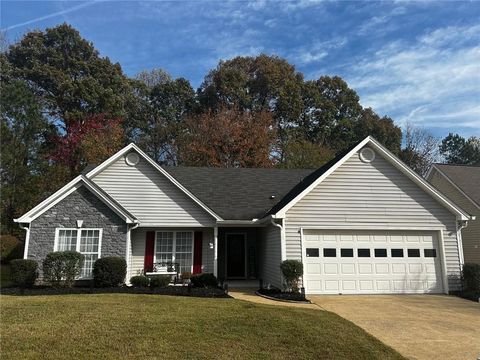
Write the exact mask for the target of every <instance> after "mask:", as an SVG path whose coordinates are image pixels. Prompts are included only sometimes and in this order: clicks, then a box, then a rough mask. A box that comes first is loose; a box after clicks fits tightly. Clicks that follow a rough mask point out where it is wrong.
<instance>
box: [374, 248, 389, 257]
mask: <svg viewBox="0 0 480 360" xmlns="http://www.w3.org/2000/svg"><path fill="white" fill-rule="evenodd" d="M375 257H387V249H375Z"/></svg>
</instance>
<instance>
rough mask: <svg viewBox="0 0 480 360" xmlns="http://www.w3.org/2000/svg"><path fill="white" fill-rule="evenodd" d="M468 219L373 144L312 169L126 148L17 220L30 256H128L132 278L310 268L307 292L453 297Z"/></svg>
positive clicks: (274, 273)
mask: <svg viewBox="0 0 480 360" xmlns="http://www.w3.org/2000/svg"><path fill="white" fill-rule="evenodd" d="M469 219H470V215H469V214H468V213H466V212H465V211H464V210H462V209H461V208H459V207H458V206H457V205H456V204H454V203H453V202H452V201H450V200H449V199H448V198H447V197H445V196H444V195H443V194H442V193H440V192H439V191H438V190H437V189H435V188H434V187H433V186H432V185H430V184H429V183H428V182H427V181H425V180H424V179H422V178H421V177H419V176H418V175H417V174H416V173H415V172H413V171H412V170H411V169H409V168H408V167H407V166H406V165H405V164H403V163H402V162H401V161H399V160H398V159H397V158H396V157H395V156H394V155H392V154H391V153H390V152H389V151H388V150H387V149H386V148H385V147H384V146H382V145H381V144H380V143H379V142H377V141H376V140H375V139H373V138H371V137H367V138H365V139H364V140H363V141H361V142H359V143H358V144H357V145H356V146H354V147H352V148H351V149H348V150H347V151H345V152H344V153H343V154H341V155H340V156H338V157H337V158H335V159H333V160H332V161H330V162H329V163H327V164H326V165H324V166H322V167H321V168H319V169H317V170H287V169H241V168H237V169H223V168H222V169H221V168H193V167H161V166H159V165H158V164H157V163H156V162H155V161H153V160H152V159H151V158H149V157H148V156H147V155H146V154H145V153H144V152H143V151H142V150H140V149H139V148H138V147H137V146H136V145H134V144H130V145H128V146H126V147H125V148H124V149H122V150H120V151H119V152H118V153H116V154H115V155H113V156H112V157H110V158H109V159H108V160H106V161H105V162H104V163H102V164H100V165H99V166H97V167H96V168H94V169H92V170H90V171H88V173H86V174H85V175H80V176H78V177H77V178H75V179H74V180H72V181H71V182H70V183H68V184H67V185H65V186H64V187H63V188H62V189H60V190H58V191H57V192H56V193H54V194H53V195H52V196H50V197H49V198H48V199H46V200H45V201H43V202H42V203H40V204H39V205H38V206H36V207H35V208H33V209H32V210H30V211H29V212H27V213H26V214H25V215H23V216H21V217H20V218H18V219H16V220H15V221H16V222H17V223H19V224H20V226H22V228H24V229H25V230H26V246H25V254H24V256H25V258H29V259H36V260H38V261H39V262H41V261H42V260H43V259H44V257H45V256H46V254H47V253H49V252H51V251H54V250H67V249H72V250H75V249H76V250H77V251H80V252H81V253H83V254H84V255H85V257H86V262H85V265H84V268H83V271H82V277H83V278H89V277H90V276H91V270H92V266H93V263H94V261H95V260H96V259H98V258H99V257H101V256H122V257H125V259H126V261H127V264H128V274H127V278H129V277H130V276H133V275H136V274H141V273H143V272H149V271H152V269H153V268H154V266H155V264H158V263H164V262H167V261H174V262H176V263H178V264H179V266H180V271H191V272H193V273H199V272H209V273H214V274H215V275H216V276H217V277H218V278H220V279H225V280H226V281H229V280H232V279H262V280H263V283H264V284H269V285H271V286H275V287H279V288H280V287H282V276H281V272H280V267H279V265H280V263H281V261H283V260H285V259H296V260H299V261H302V262H303V264H304V270H305V271H304V276H303V278H302V282H303V284H304V286H305V289H306V292H307V293H308V294H338V293H344V294H346V293H351V294H357V293H359V294H361V293H364V294H367V293H448V291H449V290H451V289H456V288H457V286H458V276H459V273H460V269H461V266H462V262H463V257H462V254H461V251H459V249H461V247H462V240H461V235H460V229H461V228H462V227H464V226H465V225H466V224H467V222H468V220H469Z"/></svg>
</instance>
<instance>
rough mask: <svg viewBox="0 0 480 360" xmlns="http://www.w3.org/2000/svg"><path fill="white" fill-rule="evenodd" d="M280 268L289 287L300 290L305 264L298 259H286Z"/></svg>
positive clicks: (294, 290) (295, 290)
mask: <svg viewBox="0 0 480 360" xmlns="http://www.w3.org/2000/svg"><path fill="white" fill-rule="evenodd" d="M280 269H281V270H282V274H283V277H284V279H285V282H286V283H287V287H288V289H289V290H291V291H293V292H298V290H299V288H298V284H299V282H300V277H301V276H302V275H303V264H302V263H301V262H300V261H298V260H285V261H283V262H282V263H281V264H280Z"/></svg>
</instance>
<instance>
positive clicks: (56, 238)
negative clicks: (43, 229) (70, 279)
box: [53, 228, 103, 280]
mask: <svg viewBox="0 0 480 360" xmlns="http://www.w3.org/2000/svg"><path fill="white" fill-rule="evenodd" d="M61 230H67V231H68V230H70V231H72V230H76V231H77V240H76V241H77V242H76V243H75V251H76V252H79V253H81V254H83V253H82V252H80V238H81V236H82V231H83V230H85V231H87V230H95V231H98V232H99V233H98V258H99V259H100V258H101V256H102V238H103V229H102V228H55V242H54V244H53V251H58V241H59V235H60V231H61ZM88 254H89V255H90V254H94V253H90V252H89V253H88ZM79 279H82V280H89V279H92V277H81V276H80V277H79Z"/></svg>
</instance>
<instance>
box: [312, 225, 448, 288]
mask: <svg viewBox="0 0 480 360" xmlns="http://www.w3.org/2000/svg"><path fill="white" fill-rule="evenodd" d="M303 240H304V244H303V251H304V258H303V259H304V262H305V269H304V270H305V275H304V281H305V290H306V292H307V293H309V294H361V293H364V294H373V293H377V294H382V293H429V292H430V293H441V292H443V285H442V267H441V258H440V249H439V246H438V239H437V235H436V232H413V231H401V232H400V231H388V232H385V231H383V232H382V231H335V230H332V231H318V230H315V231H314V230H304V237H303Z"/></svg>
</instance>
